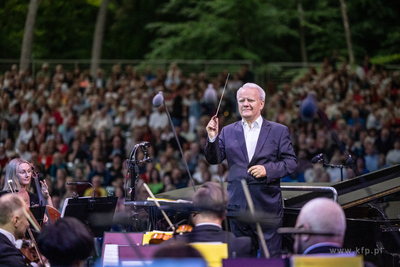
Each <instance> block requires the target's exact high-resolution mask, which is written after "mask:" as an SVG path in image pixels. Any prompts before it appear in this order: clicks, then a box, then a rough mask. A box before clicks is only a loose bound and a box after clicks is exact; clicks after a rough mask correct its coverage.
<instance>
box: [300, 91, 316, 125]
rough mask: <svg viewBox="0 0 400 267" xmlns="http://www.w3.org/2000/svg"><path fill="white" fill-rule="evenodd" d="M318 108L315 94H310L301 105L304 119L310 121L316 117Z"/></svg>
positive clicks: (301, 113)
mask: <svg viewBox="0 0 400 267" xmlns="http://www.w3.org/2000/svg"><path fill="white" fill-rule="evenodd" d="M317 110H318V105H317V102H316V101H315V96H314V95H313V94H308V95H307V97H306V99H304V100H303V102H302V103H301V106H300V115H301V118H302V119H303V121H306V122H310V121H312V120H313V119H314V117H315V113H316V112H317Z"/></svg>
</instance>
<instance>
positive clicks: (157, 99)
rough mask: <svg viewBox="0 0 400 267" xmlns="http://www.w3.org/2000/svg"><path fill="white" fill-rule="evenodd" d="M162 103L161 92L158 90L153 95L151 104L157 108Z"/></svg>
mask: <svg viewBox="0 0 400 267" xmlns="http://www.w3.org/2000/svg"><path fill="white" fill-rule="evenodd" d="M163 103H164V96H163V93H162V92H161V91H160V92H158V94H156V95H155V96H154V97H153V106H155V107H156V108H158V107H159V106H161V105H162V104H163Z"/></svg>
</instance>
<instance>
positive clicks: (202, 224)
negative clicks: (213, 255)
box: [162, 182, 251, 257]
mask: <svg viewBox="0 0 400 267" xmlns="http://www.w3.org/2000/svg"><path fill="white" fill-rule="evenodd" d="M228 201H229V197H228V192H227V191H226V190H225V189H223V188H221V185H220V184H218V183H214V182H206V183H204V184H203V185H202V187H201V188H199V189H198V190H197V191H196V193H195V195H194V196H193V205H194V206H195V208H197V209H198V210H199V211H198V212H196V213H194V214H193V215H192V221H193V224H194V225H195V227H194V228H193V230H192V231H191V232H190V233H186V234H183V235H176V236H175V237H173V238H171V239H169V240H168V241H165V242H163V243H162V245H168V244H171V243H172V242H174V241H186V242H188V243H195V242H222V243H227V244H228V252H229V257H233V256H237V257H246V256H247V257H248V256H250V255H251V239H250V237H247V236H244V237H235V235H233V234H232V233H230V232H227V231H224V230H223V229H222V222H223V221H224V219H225V215H226V209H227V207H228Z"/></svg>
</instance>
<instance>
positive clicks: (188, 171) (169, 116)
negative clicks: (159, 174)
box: [163, 100, 196, 192]
mask: <svg viewBox="0 0 400 267" xmlns="http://www.w3.org/2000/svg"><path fill="white" fill-rule="evenodd" d="M163 103H164V107H165V111H166V113H167V115H168V120H169V123H170V125H171V128H172V132H173V133H174V136H175V139H176V143H177V144H178V147H179V151H180V152H181V156H182V160H183V163H184V164H185V168H186V171H187V173H188V175H189V178H190V181H191V183H192V187H193V191H194V192H196V187H195V186H194V181H193V178H192V175H191V174H190V170H189V166H188V164H187V162H186V159H185V155H184V154H183V151H182V147H181V142H179V138H178V135H177V134H176V131H175V127H174V124H173V123H172V119H171V115H170V114H169V111H168V107H167V105H165V101H164V100H163Z"/></svg>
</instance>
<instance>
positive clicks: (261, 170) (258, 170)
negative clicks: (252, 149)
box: [247, 165, 267, 178]
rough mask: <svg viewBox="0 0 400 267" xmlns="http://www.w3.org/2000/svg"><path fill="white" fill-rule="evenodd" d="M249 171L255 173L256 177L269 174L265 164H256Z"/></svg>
mask: <svg viewBox="0 0 400 267" xmlns="http://www.w3.org/2000/svg"><path fill="white" fill-rule="evenodd" d="M247 172H248V173H250V174H251V175H253V176H254V177H255V178H262V177H266V176H267V171H266V170H265V168H264V166H263V165H254V166H252V167H250V168H249V169H248V170H247Z"/></svg>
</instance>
